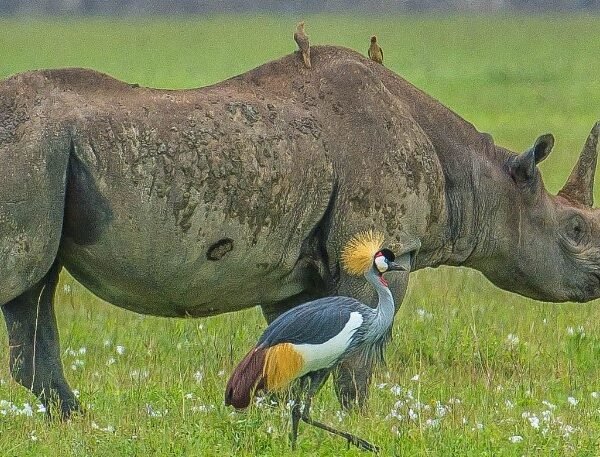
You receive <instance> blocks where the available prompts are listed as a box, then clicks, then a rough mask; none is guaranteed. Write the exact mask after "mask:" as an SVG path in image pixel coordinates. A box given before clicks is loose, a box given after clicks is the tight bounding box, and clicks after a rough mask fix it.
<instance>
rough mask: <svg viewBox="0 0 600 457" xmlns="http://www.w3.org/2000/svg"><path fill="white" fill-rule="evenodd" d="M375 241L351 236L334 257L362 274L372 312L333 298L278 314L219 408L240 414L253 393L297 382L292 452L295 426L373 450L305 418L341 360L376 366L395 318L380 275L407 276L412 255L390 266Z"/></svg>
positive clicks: (375, 236) (376, 236) (390, 257)
mask: <svg viewBox="0 0 600 457" xmlns="http://www.w3.org/2000/svg"><path fill="white" fill-rule="evenodd" d="M383 241H384V237H383V235H382V234H380V233H373V232H372V231H369V232H364V233H359V234H357V235H356V236H354V237H353V238H352V239H350V241H349V242H348V243H347V244H346V246H345V247H344V250H343V252H342V263H343V266H344V268H345V270H346V272H348V273H349V274H351V275H355V276H360V275H364V277H365V278H366V280H367V281H368V282H369V283H370V284H371V285H372V286H373V287H374V288H375V290H376V291H377V295H378V297H379V302H378V304H377V307H376V308H371V307H370V306H367V305H365V304H363V303H361V302H359V301H358V300H355V299H353V298H350V297H340V296H338V297H325V298H320V299H318V300H313V301H310V302H307V303H304V304H302V305H299V306H297V307H295V308H292V309H290V310H289V311H287V312H285V313H283V314H282V315H280V316H279V317H278V318H277V319H275V320H274V321H273V322H272V323H271V324H270V325H269V326H268V327H267V329H266V330H265V332H264V333H263V334H262V336H261V337H260V339H259V340H258V343H257V345H256V346H255V347H254V348H252V349H251V350H250V352H248V354H247V355H246V356H245V357H244V359H243V360H242V361H241V362H240V364H239V365H238V366H237V367H236V369H235V370H234V372H233V374H232V375H231V378H230V379H229V382H228V383H227V387H226V391H225V404H226V405H233V406H234V407H236V408H246V407H247V406H248V405H249V404H250V401H251V398H252V396H253V394H254V393H255V391H265V392H269V391H277V390H281V389H284V388H287V387H288V386H290V384H291V383H292V381H294V380H297V379H299V380H300V381H299V383H298V384H296V385H295V387H296V390H295V391H294V397H295V402H294V405H293V406H292V432H291V441H292V447H294V446H295V443H296V438H297V434H298V425H299V420H300V419H302V420H303V421H304V422H306V423H307V424H310V425H314V426H316V427H318V428H321V429H323V430H326V431H328V432H330V433H334V434H336V435H339V436H342V437H344V438H346V439H347V440H348V442H349V443H352V444H354V445H355V446H358V447H359V448H361V449H364V450H370V451H377V450H378V448H377V446H374V445H373V444H371V443H369V442H368V441H365V440H363V439H361V438H359V437H357V436H355V435H352V434H350V433H347V432H344V431H340V430H336V429H334V428H332V427H330V426H328V425H325V424H322V423H320V422H317V421H315V420H314V419H312V418H311V417H310V404H311V400H312V397H313V396H314V394H315V393H316V392H317V391H318V390H319V388H320V387H321V386H322V385H323V384H324V383H325V381H326V380H327V378H328V377H329V374H330V373H331V371H332V370H333V369H334V368H335V367H336V366H337V364H338V363H339V362H340V361H341V360H342V359H343V358H345V357H346V356H348V355H349V354H351V353H352V354H354V353H359V354H360V356H362V357H364V358H365V359H366V360H369V361H370V360H373V361H375V362H382V361H383V349H384V346H385V344H386V343H387V341H388V340H389V337H390V335H391V327H392V323H393V320H394V313H395V308H394V299H393V297H392V293H391V292H390V289H389V288H388V283H387V281H386V280H385V279H384V277H383V274H384V273H385V272H388V271H409V270H410V266H411V262H412V260H413V259H412V257H411V256H412V253H411V252H407V253H405V254H403V255H401V256H400V257H399V259H398V261H396V260H395V256H394V254H393V253H392V251H390V250H389V249H383ZM303 392H305V398H304V409H303V410H302V411H301V403H300V400H301V395H302V393H303Z"/></svg>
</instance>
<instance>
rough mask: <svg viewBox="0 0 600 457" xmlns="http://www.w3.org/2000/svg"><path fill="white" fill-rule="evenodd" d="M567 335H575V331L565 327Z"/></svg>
mask: <svg viewBox="0 0 600 457" xmlns="http://www.w3.org/2000/svg"><path fill="white" fill-rule="evenodd" d="M567 335H569V336H573V335H575V329H574V328H573V327H567Z"/></svg>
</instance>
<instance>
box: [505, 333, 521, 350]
mask: <svg viewBox="0 0 600 457" xmlns="http://www.w3.org/2000/svg"><path fill="white" fill-rule="evenodd" d="M506 344H507V346H509V347H512V348H514V347H516V346H518V345H519V337H518V336H517V335H515V334H513V333H509V334H508V336H507V337H506Z"/></svg>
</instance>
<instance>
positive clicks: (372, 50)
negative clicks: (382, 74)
mask: <svg viewBox="0 0 600 457" xmlns="http://www.w3.org/2000/svg"><path fill="white" fill-rule="evenodd" d="M367 54H369V59H371V60H372V61H374V62H377V63H380V64H382V65H383V49H381V47H380V46H379V44H377V37H376V36H375V35H373V36H372V37H371V46H369V50H368V51H367Z"/></svg>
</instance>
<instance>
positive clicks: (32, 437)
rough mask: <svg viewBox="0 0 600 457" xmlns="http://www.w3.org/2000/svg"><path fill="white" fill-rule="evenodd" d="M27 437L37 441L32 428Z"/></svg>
mask: <svg viewBox="0 0 600 457" xmlns="http://www.w3.org/2000/svg"><path fill="white" fill-rule="evenodd" d="M29 439H30V440H31V441H37V440H38V437H37V436H36V434H35V430H32V431H31V433H30V434H29Z"/></svg>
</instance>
